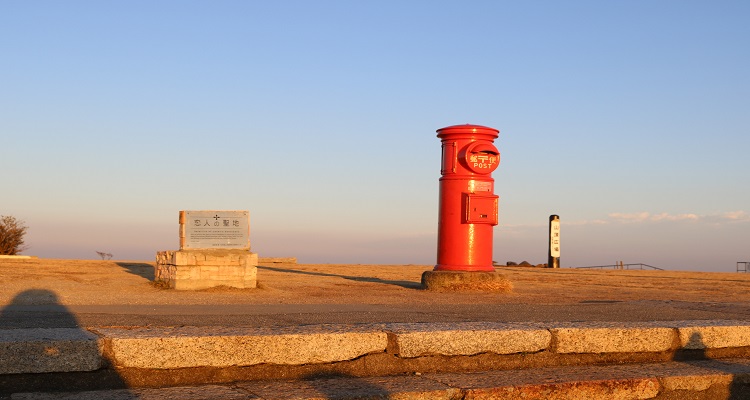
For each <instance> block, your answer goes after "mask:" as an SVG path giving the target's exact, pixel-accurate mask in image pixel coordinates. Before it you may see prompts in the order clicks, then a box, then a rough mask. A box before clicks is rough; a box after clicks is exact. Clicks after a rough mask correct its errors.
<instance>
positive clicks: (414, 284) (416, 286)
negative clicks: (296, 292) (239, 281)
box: [258, 265, 422, 289]
mask: <svg viewBox="0 0 750 400" xmlns="http://www.w3.org/2000/svg"><path fill="white" fill-rule="evenodd" d="M258 269H265V270H267V271H275V272H284V273H289V274H300V275H313V276H331V277H337V278H344V279H348V280H351V281H356V282H373V283H382V284H385V285H394V286H399V287H402V288H406V289H422V283H421V282H414V281H393V280H387V279H380V278H373V277H367V276H351V275H339V274H329V273H326V272H313V271H300V270H296V269H289V268H277V267H266V266H260V265H259V266H258Z"/></svg>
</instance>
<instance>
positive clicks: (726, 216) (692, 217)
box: [607, 211, 750, 223]
mask: <svg viewBox="0 0 750 400" xmlns="http://www.w3.org/2000/svg"><path fill="white" fill-rule="evenodd" d="M607 216H608V221H609V222H612V223H644V222H674V221H694V222H710V223H723V222H744V221H750V215H749V214H748V213H746V212H745V211H730V212H725V213H721V214H709V215H698V214H669V213H664V212H663V213H658V214H651V213H649V212H638V213H610V214H608V215H607Z"/></svg>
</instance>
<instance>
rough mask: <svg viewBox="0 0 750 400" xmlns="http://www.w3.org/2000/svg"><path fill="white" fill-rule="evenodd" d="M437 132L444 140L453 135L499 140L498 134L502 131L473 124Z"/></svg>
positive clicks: (450, 127) (452, 126) (447, 127)
mask: <svg viewBox="0 0 750 400" xmlns="http://www.w3.org/2000/svg"><path fill="white" fill-rule="evenodd" d="M436 132H437V136H438V137H439V138H444V137H448V136H452V135H461V136H463V135H470V136H474V135H476V136H479V137H485V138H488V139H490V140H491V139H495V138H497V136H498V133H500V131H499V130H497V129H495V128H490V127H488V126H482V125H472V124H465V125H451V126H446V127H445V128H440V129H438V130H437V131H436Z"/></svg>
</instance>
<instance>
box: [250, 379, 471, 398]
mask: <svg viewBox="0 0 750 400" xmlns="http://www.w3.org/2000/svg"><path fill="white" fill-rule="evenodd" d="M237 386H238V387H239V388H242V389H245V390H247V391H248V392H250V393H252V394H254V395H256V396H258V397H260V398H262V399H264V400H286V399H305V400H327V399H394V400H416V399H422V400H428V399H429V400H433V399H434V400H453V399H460V398H461V390H460V389H458V388H451V387H449V386H448V385H445V384H442V383H439V382H435V381H433V380H429V379H424V378H422V377H419V376H385V377H368V378H354V377H339V378H328V379H315V380H303V381H271V382H269V381H261V382H246V383H242V384H239V385H237Z"/></svg>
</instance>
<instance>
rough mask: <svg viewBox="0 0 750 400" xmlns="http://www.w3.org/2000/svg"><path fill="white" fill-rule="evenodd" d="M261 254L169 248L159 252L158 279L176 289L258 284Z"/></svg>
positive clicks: (157, 257) (240, 286)
mask: <svg viewBox="0 0 750 400" xmlns="http://www.w3.org/2000/svg"><path fill="white" fill-rule="evenodd" d="M257 265H258V254H256V253H251V252H249V251H247V250H178V251H174V250H169V251H160V252H158V253H156V268H155V271H154V281H155V282H163V283H165V284H167V285H168V286H169V287H170V288H172V289H177V290H200V289H208V288H211V287H216V286H229V287H235V288H242V289H245V288H255V287H256V286H257Z"/></svg>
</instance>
